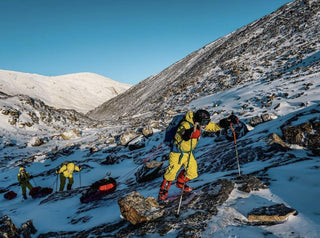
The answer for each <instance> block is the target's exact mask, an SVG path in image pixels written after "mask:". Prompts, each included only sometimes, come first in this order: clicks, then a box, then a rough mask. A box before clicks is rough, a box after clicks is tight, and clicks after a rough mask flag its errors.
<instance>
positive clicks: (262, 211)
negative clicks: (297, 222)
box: [248, 204, 297, 225]
mask: <svg viewBox="0 0 320 238" xmlns="http://www.w3.org/2000/svg"><path fill="white" fill-rule="evenodd" d="M296 213H297V211H296V210H294V209H292V208H289V207H286V206H285V205H284V204H276V205H272V206H269V207H260V208H255V209H253V210H252V211H251V212H249V213H248V220H249V221H250V222H253V223H258V224H259V225H274V224H277V223H280V222H284V221H286V220H287V219H288V217H289V216H290V215H295V214H296Z"/></svg>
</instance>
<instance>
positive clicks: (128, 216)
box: [118, 191, 164, 225]
mask: <svg viewBox="0 0 320 238" xmlns="http://www.w3.org/2000/svg"><path fill="white" fill-rule="evenodd" d="M118 204H119V206H120V211H121V214H122V216H123V218H124V219H125V220H127V221H129V222H130V223H131V224H133V225H136V224H138V223H142V222H147V221H152V220H155V219H157V218H159V217H162V216H163V214H164V209H163V207H162V206H160V205H159V204H158V202H157V200H156V199H155V198H153V197H148V198H146V199H145V198H144V197H143V196H142V195H141V194H140V193H138V192H135V191H133V192H132V193H130V194H129V195H127V196H125V197H123V198H120V199H119V200H118Z"/></svg>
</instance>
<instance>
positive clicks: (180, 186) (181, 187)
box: [176, 182, 192, 193]
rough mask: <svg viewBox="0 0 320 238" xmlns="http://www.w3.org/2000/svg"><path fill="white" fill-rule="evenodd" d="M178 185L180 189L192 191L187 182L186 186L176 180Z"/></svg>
mask: <svg viewBox="0 0 320 238" xmlns="http://www.w3.org/2000/svg"><path fill="white" fill-rule="evenodd" d="M176 187H177V188H180V189H183V191H184V192H187V193H190V192H191V191H192V188H191V187H189V186H188V185H187V184H185V185H184V187H183V183H179V182H176Z"/></svg>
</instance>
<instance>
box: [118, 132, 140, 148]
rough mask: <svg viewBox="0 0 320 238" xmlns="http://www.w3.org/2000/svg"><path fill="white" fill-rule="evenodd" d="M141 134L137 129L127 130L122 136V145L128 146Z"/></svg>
mask: <svg viewBox="0 0 320 238" xmlns="http://www.w3.org/2000/svg"><path fill="white" fill-rule="evenodd" d="M140 135H141V134H140V133H138V132H135V131H127V132H125V133H123V134H122V135H121V136H120V142H119V144H120V145H124V146H126V145H127V144H128V143H129V142H130V141H132V140H133V139H135V138H137V137H138V136H140Z"/></svg>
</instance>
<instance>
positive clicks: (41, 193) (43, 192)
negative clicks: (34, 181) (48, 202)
mask: <svg viewBox="0 0 320 238" xmlns="http://www.w3.org/2000/svg"><path fill="white" fill-rule="evenodd" d="M52 191H53V189H52V188H42V187H40V186H37V187H34V188H32V189H31V191H30V192H29V195H30V196H31V197H32V198H42V197H45V196H47V195H49V194H50V193H52Z"/></svg>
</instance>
